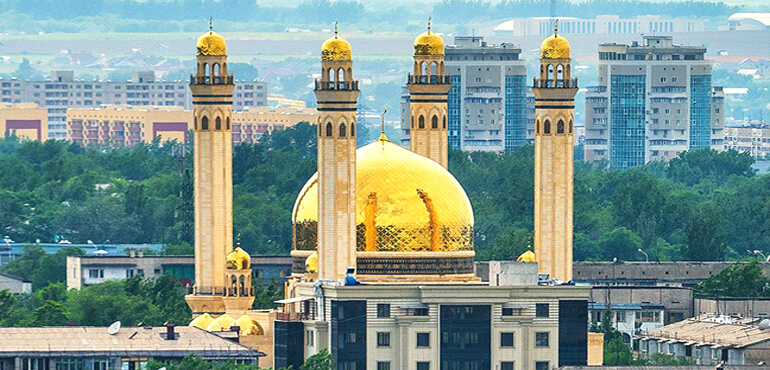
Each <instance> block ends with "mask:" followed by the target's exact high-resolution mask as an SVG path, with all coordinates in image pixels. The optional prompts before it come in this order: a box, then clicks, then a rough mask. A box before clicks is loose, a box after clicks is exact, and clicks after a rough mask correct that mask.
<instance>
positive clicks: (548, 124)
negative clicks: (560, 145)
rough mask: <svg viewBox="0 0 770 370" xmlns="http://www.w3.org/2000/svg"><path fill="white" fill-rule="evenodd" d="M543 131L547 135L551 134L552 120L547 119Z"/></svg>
mask: <svg viewBox="0 0 770 370" xmlns="http://www.w3.org/2000/svg"><path fill="white" fill-rule="evenodd" d="M543 133H544V134H546V135H549V134H551V121H549V120H545V124H543Z"/></svg>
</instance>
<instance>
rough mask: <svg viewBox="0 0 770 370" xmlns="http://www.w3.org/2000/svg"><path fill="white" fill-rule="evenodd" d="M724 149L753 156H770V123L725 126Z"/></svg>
mask: <svg viewBox="0 0 770 370" xmlns="http://www.w3.org/2000/svg"><path fill="white" fill-rule="evenodd" d="M724 134H725V139H724V150H737V151H739V152H744V153H750V154H751V156H752V157H755V158H764V157H767V156H770V125H753V126H748V127H734V126H728V127H725V128H724Z"/></svg>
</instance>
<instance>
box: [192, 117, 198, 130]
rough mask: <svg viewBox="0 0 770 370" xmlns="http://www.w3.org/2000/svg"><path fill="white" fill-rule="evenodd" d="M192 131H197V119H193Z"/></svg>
mask: <svg viewBox="0 0 770 370" xmlns="http://www.w3.org/2000/svg"><path fill="white" fill-rule="evenodd" d="M193 129H195V130H197V129H198V117H193Z"/></svg>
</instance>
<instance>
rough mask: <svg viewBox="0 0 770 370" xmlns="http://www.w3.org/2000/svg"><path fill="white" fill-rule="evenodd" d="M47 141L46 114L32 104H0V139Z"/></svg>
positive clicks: (43, 110)
mask: <svg viewBox="0 0 770 370" xmlns="http://www.w3.org/2000/svg"><path fill="white" fill-rule="evenodd" d="M10 135H15V136H16V137H18V138H19V139H21V140H37V141H45V140H48V113H46V111H45V109H42V108H40V107H38V106H37V104H34V103H15V104H11V103H0V138H2V137H6V136H10Z"/></svg>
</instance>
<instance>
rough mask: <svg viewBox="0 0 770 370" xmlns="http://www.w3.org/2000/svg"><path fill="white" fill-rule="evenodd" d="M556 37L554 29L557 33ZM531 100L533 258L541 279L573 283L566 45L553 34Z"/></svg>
mask: <svg viewBox="0 0 770 370" xmlns="http://www.w3.org/2000/svg"><path fill="white" fill-rule="evenodd" d="M557 31H558V29H557ZM540 51H541V55H540V77H538V78H535V79H534V84H533V86H532V92H533V93H534V94H535V110H536V113H535V256H536V258H537V262H538V263H539V270H540V273H544V274H549V275H550V277H551V278H557V279H559V280H561V281H564V282H567V281H570V280H572V194H573V190H572V189H573V186H572V180H573V163H572V160H573V150H574V147H573V145H574V134H573V118H574V114H573V110H574V108H575V101H574V98H575V93H576V92H577V90H578V85H577V79H573V78H572V77H571V68H570V63H571V59H570V46H569V42H568V41H567V40H566V39H565V38H564V37H562V36H560V35H558V33H557V32H556V31H555V32H554V34H553V35H552V36H550V37H548V38H547V39H545V41H543V44H542V45H541V47H540Z"/></svg>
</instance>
